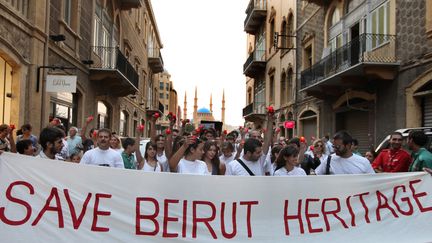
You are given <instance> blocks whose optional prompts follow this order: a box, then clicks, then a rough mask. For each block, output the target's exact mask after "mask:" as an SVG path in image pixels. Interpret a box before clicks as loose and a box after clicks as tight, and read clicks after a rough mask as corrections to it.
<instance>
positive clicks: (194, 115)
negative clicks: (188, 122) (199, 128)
mask: <svg viewBox="0 0 432 243" xmlns="http://www.w3.org/2000/svg"><path fill="white" fill-rule="evenodd" d="M197 118H198V92H197V87H196V86H195V99H194V113H193V120H194V124H195V123H196V122H197V120H198V119H197Z"/></svg>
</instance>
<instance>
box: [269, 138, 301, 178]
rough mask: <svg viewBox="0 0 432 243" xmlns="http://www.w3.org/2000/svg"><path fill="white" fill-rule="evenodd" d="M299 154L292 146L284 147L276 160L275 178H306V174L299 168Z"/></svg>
mask: <svg viewBox="0 0 432 243" xmlns="http://www.w3.org/2000/svg"><path fill="white" fill-rule="evenodd" d="M298 154H299V150H298V149H297V148H296V147H294V146H292V145H288V146H286V147H284V148H283V149H282V150H281V151H280V152H279V155H278V157H277V159H276V169H275V172H274V174H273V175H274V176H292V175H297V176H305V175H306V172H305V171H304V170H303V169H302V168H300V167H298V165H299V161H298Z"/></svg>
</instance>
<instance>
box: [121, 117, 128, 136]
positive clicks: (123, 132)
mask: <svg viewBox="0 0 432 243" xmlns="http://www.w3.org/2000/svg"><path fill="white" fill-rule="evenodd" d="M128 120H129V115H128V114H127V113H126V111H121V112H120V131H119V132H120V136H124V137H126V136H127V131H128Z"/></svg>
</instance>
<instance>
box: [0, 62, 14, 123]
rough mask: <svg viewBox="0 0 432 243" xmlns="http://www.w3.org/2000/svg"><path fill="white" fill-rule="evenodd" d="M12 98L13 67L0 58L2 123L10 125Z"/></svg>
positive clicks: (0, 120) (0, 109) (0, 117)
mask: <svg viewBox="0 0 432 243" xmlns="http://www.w3.org/2000/svg"><path fill="white" fill-rule="evenodd" d="M11 97H12V66H11V65H9V64H8V63H7V62H6V60H4V59H3V58H2V57H0V122H1V123H2V124H9V123H10V114H11V100H12V99H11Z"/></svg>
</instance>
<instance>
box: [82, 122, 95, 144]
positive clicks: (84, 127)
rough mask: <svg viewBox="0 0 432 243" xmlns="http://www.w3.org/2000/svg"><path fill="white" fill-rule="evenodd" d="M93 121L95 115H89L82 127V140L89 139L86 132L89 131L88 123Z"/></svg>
mask: <svg viewBox="0 0 432 243" xmlns="http://www.w3.org/2000/svg"><path fill="white" fill-rule="evenodd" d="M92 121H93V116H89V117H87V119H86V120H85V122H84V125H83V126H82V128H81V134H80V135H81V139H82V141H84V140H86V139H87V137H86V133H87V126H88V124H90V122H92Z"/></svg>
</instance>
